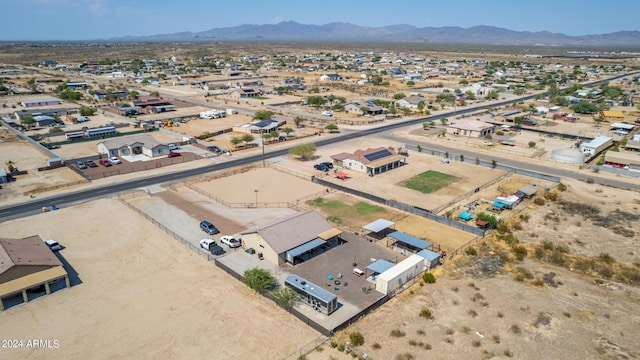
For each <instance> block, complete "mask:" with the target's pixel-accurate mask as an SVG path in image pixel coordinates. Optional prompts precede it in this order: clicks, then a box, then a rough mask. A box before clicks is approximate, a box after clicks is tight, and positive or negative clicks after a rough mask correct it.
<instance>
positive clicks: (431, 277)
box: [422, 272, 436, 284]
mask: <svg viewBox="0 0 640 360" xmlns="http://www.w3.org/2000/svg"><path fill="white" fill-rule="evenodd" d="M422 280H424V282H426V283H427V284H434V283H435V282H436V277H435V275H433V274H432V273H430V272H426V273H424V274H422Z"/></svg>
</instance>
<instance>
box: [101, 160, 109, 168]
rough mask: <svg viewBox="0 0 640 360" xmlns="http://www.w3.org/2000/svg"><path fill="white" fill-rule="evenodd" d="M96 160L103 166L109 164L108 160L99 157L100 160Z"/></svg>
mask: <svg viewBox="0 0 640 360" xmlns="http://www.w3.org/2000/svg"><path fill="white" fill-rule="evenodd" d="M98 162H99V163H100V165H102V166H104V167H109V166H111V163H110V162H109V160H104V159H100V161H98Z"/></svg>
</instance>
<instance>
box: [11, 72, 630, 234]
mask: <svg viewBox="0 0 640 360" xmlns="http://www.w3.org/2000/svg"><path fill="white" fill-rule="evenodd" d="M625 76H630V74H624V75H618V76H615V77H612V78H609V79H606V80H599V81H597V82H593V83H598V82H604V81H610V80H614V79H618V78H622V77H625ZM534 96H535V95H529V96H525V97H520V98H517V99H512V100H505V101H499V102H496V103H491V104H482V105H480V106H474V107H469V108H465V109H458V111H456V112H455V113H456V115H462V114H467V113H472V112H474V111H478V110H482V109H485V108H486V107H487V106H492V107H500V106H505V105H509V104H513V103H517V102H521V101H526V100H530V99H532V98H533V97H534ZM453 115H454V112H453V111H451V112H447V113H442V114H438V115H433V116H426V117H422V118H416V119H413V120H409V121H406V122H394V123H392V124H388V125H384V126H380V127H375V128H370V129H365V130H361V131H353V132H348V133H345V134H342V135H330V136H324V137H322V138H321V139H319V140H316V141H314V142H315V144H316V146H318V147H320V146H326V145H331V144H335V143H338V142H342V141H347V140H351V139H355V138H359V137H367V136H370V135H375V134H380V133H385V132H390V131H391V130H395V129H398V128H402V127H405V126H411V125H416V124H422V123H423V122H425V121H436V120H438V119H441V118H443V117H451V116H453ZM389 136H390V135H389ZM401 141H402V142H405V141H404V140H401ZM429 146H432V145H431V144H430V145H429ZM291 147H292V146H291ZM289 149H290V147H288V148H281V149H278V150H275V151H269V152H267V153H266V154H265V156H264V157H265V159H269V158H274V157H278V156H282V155H286V154H287V153H288V152H289ZM443 149H445V147H443ZM448 150H449V151H450V152H455V153H461V154H465V156H469V157H471V156H473V157H475V156H478V154H476V153H472V152H468V151H461V150H459V149H448ZM454 150H455V151H454ZM261 160H262V154H256V155H252V156H247V157H238V158H236V159H233V160H229V161H227V162H224V163H220V164H214V165H208V166H203V167H199V168H195V169H189V170H185V171H180V172H175V173H167V174H161V175H156V176H152V177H146V178H143V179H138V180H131V181H127V182H122V183H117V184H113V185H105V186H101V187H98V188H92V189H87V190H81V191H76V192H71V193H66V194H62V195H57V196H51V197H47V198H42V199H37V200H30V201H28V202H25V203H21V204H17V205H12V206H8V207H3V208H0V222H2V221H7V220H9V219H13V218H17V217H21V216H24V215H27V214H31V213H34V212H37V211H41V209H42V208H43V207H46V206H52V205H57V206H58V207H60V206H64V205H68V204H73V203H77V202H82V201H87V200H91V199H96V198H101V197H104V196H107V195H114V194H118V193H122V192H126V191H129V190H132V189H136V188H141V187H145V186H149V185H153V184H161V183H168V182H175V181H178V180H183V179H186V178H190V177H195V176H199V175H203V174H206V173H209V172H212V171H218V170H224V169H227V168H231V167H236V166H243V165H247V164H251V163H255V162H259V161H261ZM500 162H501V163H502V164H504V165H509V166H514V167H519V168H523V169H532V170H534V171H539V172H542V173H547V174H550V175H556V176H561V177H573V178H583V177H584V175H582V174H577V173H574V172H570V171H566V170H561V169H555V168H549V167H541V166H538V165H535V164H528V163H524V162H519V161H516V160H510V159H502V158H501V159H500ZM594 179H595V177H594ZM598 181H601V182H602V183H608V184H611V185H612V186H616V184H618V185H621V186H620V187H622V188H637V186H638V185H636V187H630V186H628V185H629V184H627V183H625V182H616V181H612V180H608V179H603V178H598Z"/></svg>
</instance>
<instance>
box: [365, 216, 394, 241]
mask: <svg viewBox="0 0 640 360" xmlns="http://www.w3.org/2000/svg"><path fill="white" fill-rule="evenodd" d="M393 225H395V223H394V222H393V221H389V220H385V219H378V220H376V221H374V222H372V223H369V224H367V225H365V226H363V227H362V228H363V229H365V230H369V234H368V235H369V236H371V237H374V238H376V239H378V240H380V239H383V238H384V237H385V236H387V234H388V233H389V232H393V231H394V230H393V229H390V228H391V227H392V226H393Z"/></svg>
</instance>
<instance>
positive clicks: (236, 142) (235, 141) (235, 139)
mask: <svg viewBox="0 0 640 360" xmlns="http://www.w3.org/2000/svg"><path fill="white" fill-rule="evenodd" d="M230 142H231V145H233V146H235V147H236V148H237V147H238V145H240V144H241V143H242V139H241V138H240V137H239V136H234V137H232V138H231V140H230Z"/></svg>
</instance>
